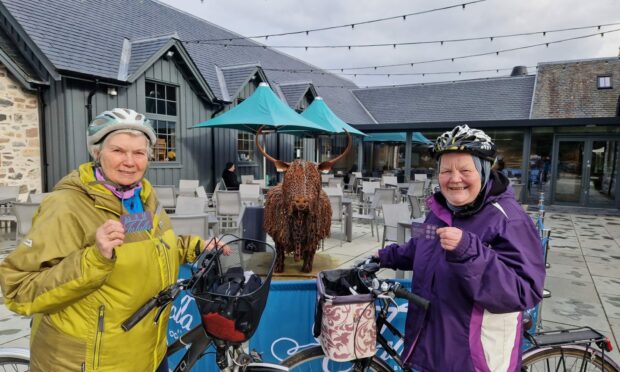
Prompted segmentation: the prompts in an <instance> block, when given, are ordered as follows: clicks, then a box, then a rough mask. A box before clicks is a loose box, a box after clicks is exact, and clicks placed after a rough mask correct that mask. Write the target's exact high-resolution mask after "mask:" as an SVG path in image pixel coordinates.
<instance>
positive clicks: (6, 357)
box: [0, 348, 30, 372]
mask: <svg viewBox="0 0 620 372" xmlns="http://www.w3.org/2000/svg"><path fill="white" fill-rule="evenodd" d="M29 369H30V351H29V350H28V349H22V348H0V371H2V372H9V371H10V372H25V371H28V370H29Z"/></svg>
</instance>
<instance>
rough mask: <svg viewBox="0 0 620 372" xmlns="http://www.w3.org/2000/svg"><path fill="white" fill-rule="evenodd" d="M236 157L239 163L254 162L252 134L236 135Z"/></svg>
mask: <svg viewBox="0 0 620 372" xmlns="http://www.w3.org/2000/svg"><path fill="white" fill-rule="evenodd" d="M237 156H238V157H239V159H238V160H239V161H240V162H252V161H254V134H252V133H243V132H239V134H237Z"/></svg>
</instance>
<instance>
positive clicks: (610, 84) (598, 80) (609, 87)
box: [596, 74, 613, 89]
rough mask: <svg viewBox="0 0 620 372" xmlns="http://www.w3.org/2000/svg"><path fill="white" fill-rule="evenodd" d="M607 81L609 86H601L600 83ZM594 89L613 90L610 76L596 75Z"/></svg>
mask: <svg viewBox="0 0 620 372" xmlns="http://www.w3.org/2000/svg"><path fill="white" fill-rule="evenodd" d="M604 80H607V81H608V82H609V85H603V84H601V82H603V81H604ZM596 88H597V89H613V84H612V80H611V74H608V75H597V76H596Z"/></svg>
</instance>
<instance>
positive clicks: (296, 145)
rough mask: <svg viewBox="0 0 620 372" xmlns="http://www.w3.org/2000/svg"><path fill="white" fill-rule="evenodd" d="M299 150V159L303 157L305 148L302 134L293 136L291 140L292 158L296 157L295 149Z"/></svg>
mask: <svg viewBox="0 0 620 372" xmlns="http://www.w3.org/2000/svg"><path fill="white" fill-rule="evenodd" d="M298 149H299V150H301V152H300V154H301V155H300V156H299V159H303V157H304V150H305V149H306V141H305V139H304V137H303V136H295V140H294V141H293V158H294V159H298V158H297V150H298Z"/></svg>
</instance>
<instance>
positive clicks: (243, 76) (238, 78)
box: [222, 63, 259, 99]
mask: <svg viewBox="0 0 620 372" xmlns="http://www.w3.org/2000/svg"><path fill="white" fill-rule="evenodd" d="M258 65H259V64H258V63H254V64H248V65H242V66H224V67H222V74H223V76H224V83H225V84H226V89H227V90H228V94H229V95H230V99H234V98H235V97H237V95H238V94H239V90H241V88H243V86H244V85H245V84H246V83H247V82H248V81H249V80H250V79H251V78H252V77H253V76H254V75H255V74H256V72H257V70H258Z"/></svg>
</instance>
